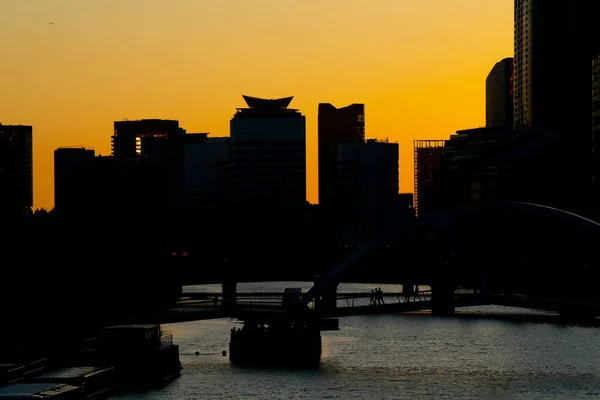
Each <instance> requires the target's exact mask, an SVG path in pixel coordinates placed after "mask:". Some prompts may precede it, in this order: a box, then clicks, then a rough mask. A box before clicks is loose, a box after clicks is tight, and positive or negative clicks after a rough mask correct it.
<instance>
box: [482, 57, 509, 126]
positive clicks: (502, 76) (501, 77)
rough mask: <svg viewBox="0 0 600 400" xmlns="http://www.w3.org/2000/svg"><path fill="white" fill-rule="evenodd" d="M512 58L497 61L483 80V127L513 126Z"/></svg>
mask: <svg viewBox="0 0 600 400" xmlns="http://www.w3.org/2000/svg"><path fill="white" fill-rule="evenodd" d="M512 80H513V58H505V59H503V60H501V61H498V62H497V63H496V64H495V65H494V67H493V68H492V70H491V71H490V73H489V74H488V76H487V78H486V80H485V125H486V126H488V127H496V126H504V127H511V128H512V126H513V124H514V118H513V114H514V105H513V93H512V92H513V89H512Z"/></svg>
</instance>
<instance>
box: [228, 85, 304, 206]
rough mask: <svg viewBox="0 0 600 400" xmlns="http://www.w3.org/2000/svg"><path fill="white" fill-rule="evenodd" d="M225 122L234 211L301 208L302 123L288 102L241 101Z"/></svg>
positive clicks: (302, 193)
mask: <svg viewBox="0 0 600 400" xmlns="http://www.w3.org/2000/svg"><path fill="white" fill-rule="evenodd" d="M243 98H244V100H245V101H246V104H247V105H248V107H247V108H238V109H237V112H236V113H235V115H234V116H233V118H232V119H231V121H230V162H231V175H230V182H231V202H232V206H233V209H234V210H237V211H242V212H244V211H250V210H261V212H267V211H285V212H287V211H290V210H292V209H301V208H303V207H304V206H305V205H306V120H305V117H304V115H302V114H301V113H300V112H299V111H298V110H296V109H291V108H288V106H289V104H290V102H291V101H292V99H293V97H285V98H281V99H260V98H256V97H250V96H243Z"/></svg>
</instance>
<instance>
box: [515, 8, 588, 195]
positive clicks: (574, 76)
mask: <svg viewBox="0 0 600 400" xmlns="http://www.w3.org/2000/svg"><path fill="white" fill-rule="evenodd" d="M599 14H600V1H597V0H552V1H548V0H515V3H514V106H515V113H514V114H515V115H514V117H515V127H516V128H522V127H529V128H533V129H534V130H536V131H539V132H546V133H548V134H551V135H554V136H556V137H557V138H559V140H560V142H561V146H562V147H563V149H564V156H563V157H561V158H560V159H558V160H557V162H558V163H561V164H562V165H561V170H562V171H563V172H562V173H561V176H560V177H556V179H557V190H560V191H563V192H564V193H568V194H569V198H568V199H565V200H564V203H565V206H569V205H576V204H577V205H578V204H582V203H584V202H585V201H586V199H587V197H588V194H589V192H588V190H589V188H590V182H591V174H590V161H591V155H590V131H591V119H590V115H589V110H590V103H589V101H590V64H591V60H592V59H593V58H594V57H596V56H597V55H598V54H600V49H599V47H600V41H599V40H596V39H595V38H596V36H597V35H596V32H595V26H596V20H597V16H598V15H599Z"/></svg>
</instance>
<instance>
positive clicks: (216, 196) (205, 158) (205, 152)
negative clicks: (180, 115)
mask: <svg viewBox="0 0 600 400" xmlns="http://www.w3.org/2000/svg"><path fill="white" fill-rule="evenodd" d="M183 137H185V138H186V139H187V140H186V143H185V144H184V147H183V186H184V191H185V205H186V206H187V207H194V208H197V209H198V210H199V211H201V212H203V213H207V212H212V211H218V210H225V209H226V208H227V206H228V203H229V138H228V137H208V134H206V133H205V134H187V135H185V136H183ZM190 138H193V139H192V140H190Z"/></svg>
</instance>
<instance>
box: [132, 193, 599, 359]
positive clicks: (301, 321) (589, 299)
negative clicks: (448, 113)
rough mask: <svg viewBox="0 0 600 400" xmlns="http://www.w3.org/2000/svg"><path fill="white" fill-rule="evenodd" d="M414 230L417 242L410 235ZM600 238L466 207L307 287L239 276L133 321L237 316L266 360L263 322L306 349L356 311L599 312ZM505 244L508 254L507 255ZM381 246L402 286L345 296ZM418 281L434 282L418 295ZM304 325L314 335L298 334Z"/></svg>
mask: <svg viewBox="0 0 600 400" xmlns="http://www.w3.org/2000/svg"><path fill="white" fill-rule="evenodd" d="M484 225H487V226H486V229H487V230H484V229H482V226H484ZM407 237H409V238H412V240H411V241H408V242H406V241H405V240H406V238H407ZM415 238H416V240H415ZM482 238H483V239H488V240H487V241H486V240H482ZM599 239H600V224H599V223H597V222H595V221H592V220H590V219H587V218H584V217H582V216H579V215H576V214H573V213H570V212H567V211H564V210H560V209H557V208H552V207H548V206H544V205H538V204H531V203H524V202H495V203H485V204H479V205H465V206H460V207H454V208H450V209H445V210H439V211H436V212H432V213H429V214H426V215H423V216H421V217H419V218H417V219H414V220H410V221H404V222H401V223H399V224H398V225H396V226H395V227H394V228H393V229H389V230H388V231H386V232H384V233H383V234H381V235H380V236H379V237H376V238H374V239H372V240H370V241H369V242H366V243H363V244H361V245H359V246H358V247H357V248H356V249H354V250H353V251H352V252H351V253H350V254H349V255H348V256H347V257H346V258H345V259H344V260H343V261H342V262H340V263H339V264H338V265H336V266H334V267H333V268H331V269H329V270H328V271H326V272H325V273H324V274H323V275H322V276H320V277H319V278H318V279H317V280H316V281H315V283H314V286H313V287H312V288H310V289H309V290H308V291H307V292H306V293H299V292H297V291H296V292H295V295H294V296H292V297H289V296H287V297H286V294H285V293H279V294H276V293H275V294H273V293H272V294H260V295H259V294H241V293H237V290H236V285H237V284H236V282H234V279H232V280H231V281H229V282H224V283H223V291H222V292H221V293H210V294H203V295H202V294H201V295H194V294H186V296H185V297H184V298H182V299H180V301H179V302H178V303H177V304H176V305H175V306H174V307H171V308H168V309H164V310H161V312H158V313H154V314H153V315H149V316H141V315H139V316H136V317H135V318H134V320H135V322H140V321H142V320H144V321H146V322H155V323H173V322H183V321H190V320H199V319H209V318H223V317H230V318H235V319H238V320H241V321H244V327H245V328H246V327H247V328H248V329H247V331H248V332H252V336H251V337H252V338H253V339H251V340H250V339H248V338H245V339H243V340H242V339H241V338H242V337H243V336H241V335H239V334H238V332H232V338H234V337H235V338H236V341H238V342H236V343H237V344H236V345H235V346H234V348H235V349H236V352H237V353H239V354H244V356H243V357H242V358H243V359H248V358H255V357H258V355H257V354H255V353H252V354H250V355H248V354H247V352H248V351H251V350H250V349H252V348H254V347H256V346H255V345H256V343H254V342H253V341H254V340H255V339H256V338H257V337H259V338H260V337H262V336H260V335H258V334H257V332H260V329H264V325H268V326H275V327H277V329H276V330H277V332H278V335H279V333H281V332H285V333H283V334H282V335H284V336H282V337H285V339H281V338H280V337H279V336H277V343H279V345H281V344H282V341H283V342H285V343H288V342H290V341H291V342H294V343H295V342H296V341H303V340H305V339H306V343H312V344H310V345H308V344H307V346H309V347H307V348H304V347H302V346H300V348H304V350H306V351H307V352H308V353H310V354H313V355H314V350H313V349H314V347H315V346H316V345H315V343H316V341H315V339H314V334H313V333H314V332H319V331H323V330H330V329H337V318H339V317H345V316H350V315H362V314H374V313H398V312H410V311H420V310H431V311H432V312H433V313H435V314H440V315H445V314H452V313H454V310H455V308H456V307H463V306H474V305H484V304H496V305H510V306H517V307H527V308H537V309H545V310H552V311H556V312H558V313H560V314H562V315H565V316H573V317H577V318H593V317H596V316H598V315H600V296H599V295H598V294H597V293H598V291H597V290H596V282H598V278H600V268H599V265H600V257H598V255H597V254H596V251H595V244H596V243H598V240H599ZM419 246H421V247H422V248H421V250H422V249H427V250H428V251H427V252H425V253H423V254H424V256H423V257H421V258H420V259H418V260H417V263H416V264H412V265H411V267H410V268H403V265H402V264H403V257H402V255H398V253H397V252H398V250H399V249H400V250H406V249H407V248H409V247H410V248H413V249H414V248H415V247H417V248H418V247H419ZM509 246H512V248H509ZM498 247H500V248H502V247H504V249H503V251H501V252H498V250H497V248H498ZM382 248H383V249H388V250H387V251H389V249H391V251H392V253H391V256H390V258H389V260H388V262H390V263H391V264H392V265H391V267H392V268H390V265H385V266H383V269H387V270H391V269H395V270H398V273H396V274H392V275H393V276H397V277H398V281H396V282H395V283H398V284H403V290H402V292H401V293H387V294H385V296H384V300H386V301H385V303H384V304H376V305H372V304H370V301H369V300H370V296H371V294H370V293H337V287H338V285H339V283H340V282H343V281H344V276H345V273H346V272H347V271H348V270H350V269H352V268H353V267H354V266H356V265H357V264H358V263H359V262H360V261H361V260H363V259H365V258H368V257H369V254H371V253H373V252H374V251H381V249H382ZM394 252H396V253H394ZM380 267H381V266H380ZM375 268H376V267H373V266H372V270H373V271H375ZM370 271H371V270H370ZM415 284H416V285H419V286H421V287H424V286H427V287H428V289H427V290H426V291H419V292H414V291H413V287H414V286H413V285H415ZM132 322H134V321H132ZM297 326H301V327H302V329H304V330H305V331H306V332H310V333H302V334H301V335H300V336H298V334H297V333H295V334H294V335H293V336H289V335H292V334H291V333H290V332H292V331H294V329H295V328H294V327H297ZM260 327H263V328H260ZM303 332H304V331H303ZM256 335H258V336H256ZM286 335H287V336H286ZM292 337H293V338H294V339H293V340H291V339H290V338H292ZM238 338H239V339H238ZM272 338H273V336H271V339H269V340H272ZM256 340H259V339H256ZM260 340H262V339H260ZM261 343H262V344H261V346H267V347H268V346H271V345H272V344H269V343H268V342H261ZM319 343H320V336H319ZM288 346H289V343H288ZM258 347H260V346H258ZM299 356H300V354H299ZM313 360H314V357H313Z"/></svg>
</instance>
